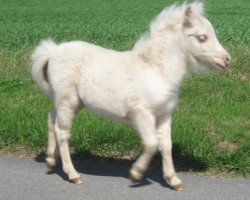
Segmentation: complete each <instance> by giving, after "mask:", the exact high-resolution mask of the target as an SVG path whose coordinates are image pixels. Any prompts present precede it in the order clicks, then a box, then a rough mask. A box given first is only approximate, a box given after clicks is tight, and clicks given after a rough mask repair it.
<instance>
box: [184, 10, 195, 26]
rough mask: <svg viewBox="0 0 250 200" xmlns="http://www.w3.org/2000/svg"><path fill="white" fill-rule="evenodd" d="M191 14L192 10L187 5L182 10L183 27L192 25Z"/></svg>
mask: <svg viewBox="0 0 250 200" xmlns="http://www.w3.org/2000/svg"><path fill="white" fill-rule="evenodd" d="M192 14H193V11H192V8H191V6H188V7H187V8H186V9H185V12H184V22H183V27H184V28H190V27H192V23H191V17H192Z"/></svg>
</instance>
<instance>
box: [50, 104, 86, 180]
mask: <svg viewBox="0 0 250 200" xmlns="http://www.w3.org/2000/svg"><path fill="white" fill-rule="evenodd" d="M76 112H77V106H74V105H72V104H70V103H69V102H60V104H59V105H57V110H56V121H55V126H54V130H55V135H56V140H57V144H58V147H59V151H60V155H61V160H62V166H63V171H64V172H65V173H66V174H67V175H68V177H69V180H70V181H71V182H73V183H76V184H81V183H82V181H81V179H80V175H79V174H78V173H77V171H76V170H75V168H74V166H73V164H72V161H71V157H70V152H69V144H68V141H69V138H70V129H71V126H72V122H73V119H74V117H75V114H76Z"/></svg>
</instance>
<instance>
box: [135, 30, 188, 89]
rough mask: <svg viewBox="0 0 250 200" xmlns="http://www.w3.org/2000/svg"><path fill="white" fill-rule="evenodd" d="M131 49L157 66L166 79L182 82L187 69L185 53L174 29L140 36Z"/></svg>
mask: <svg viewBox="0 0 250 200" xmlns="http://www.w3.org/2000/svg"><path fill="white" fill-rule="evenodd" d="M133 50H134V51H137V52H138V53H139V55H140V56H141V57H142V59H143V60H144V61H146V62H148V63H149V64H150V65H152V66H156V67H157V68H159V70H160V71H161V73H162V77H163V78H164V79H166V81H168V82H171V81H172V82H174V83H176V84H177V85H179V84H180V83H181V82H182V80H183V78H184V75H185V74H186V71H187V56H186V55H187V54H186V51H185V43H184V42H183V39H182V36H181V34H180V33H178V32H176V30H175V31H173V30H169V31H166V32H165V33H164V34H161V33H159V34H155V35H154V36H148V37H144V38H141V39H140V40H139V41H138V43H137V44H136V45H135V47H134V49H133Z"/></svg>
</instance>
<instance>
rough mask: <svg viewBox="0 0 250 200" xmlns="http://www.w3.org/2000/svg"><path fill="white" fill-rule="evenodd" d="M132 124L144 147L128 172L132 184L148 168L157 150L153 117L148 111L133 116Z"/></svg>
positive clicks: (139, 178)
mask: <svg viewBox="0 0 250 200" xmlns="http://www.w3.org/2000/svg"><path fill="white" fill-rule="evenodd" d="M132 120H133V123H134V124H135V126H136V128H137V130H138V132H139V134H140V136H141V139H142V143H143V145H144V151H143V153H142V154H141V155H140V157H139V158H138V159H137V161H136V162H135V163H134V164H133V166H132V168H131V170H130V179H131V180H132V181H133V182H138V181H139V180H141V178H142V176H143V174H144V172H145V171H146V169H147V168H148V165H149V163H150V161H151V160H152V157H153V156H154V155H155V153H156V152H157V149H158V141H157V138H156V135H155V116H154V115H152V114H151V112H150V111H147V110H142V111H139V112H138V111H137V113H135V114H134V116H133V118H132Z"/></svg>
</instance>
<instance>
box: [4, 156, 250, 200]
mask: <svg viewBox="0 0 250 200" xmlns="http://www.w3.org/2000/svg"><path fill="white" fill-rule="evenodd" d="M75 166H76V168H77V170H78V171H79V172H80V173H81V175H82V177H83V178H84V182H85V183H84V184H82V185H75V184H72V183H70V182H68V181H66V180H65V176H64V175H63V173H62V171H61V169H60V167H58V168H57V170H56V173H54V174H47V173H46V167H45V165H44V163H43V162H39V161H37V160H34V159H29V158H18V157H7V156H0V199H1V200H9V199H10V200H22V199H23V200H31V199H32V200H36V199H37V200H43V199H46V200H54V199H66V200H71V199H74V200H77V199H93V200H97V199H101V200H114V199H117V200H123V199H124V200H133V199H136V200H140V199H142V200H158V199H164V200H171V199H173V200H178V199H181V200H196V199H197V200H222V199H225V200H241V199H242V200H243V199H250V180H245V179H221V178H209V177H200V176H193V175H182V174H181V175H180V176H181V178H182V179H183V181H184V183H185V186H186V189H185V191H183V192H176V191H173V190H171V189H169V187H168V185H167V184H165V182H164V181H163V179H162V178H161V175H160V172H155V170H151V171H150V172H149V173H147V174H146V178H145V179H144V180H143V181H142V183H141V184H138V185H133V184H131V182H130V181H129V180H128V179H127V175H128V166H124V165H117V164H116V165H114V164H111V165H110V164H108V163H107V162H98V161H96V160H94V161H85V162H82V163H75Z"/></svg>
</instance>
